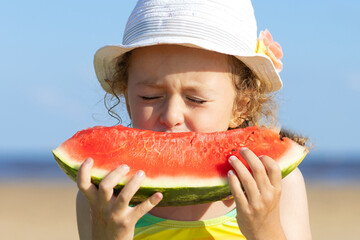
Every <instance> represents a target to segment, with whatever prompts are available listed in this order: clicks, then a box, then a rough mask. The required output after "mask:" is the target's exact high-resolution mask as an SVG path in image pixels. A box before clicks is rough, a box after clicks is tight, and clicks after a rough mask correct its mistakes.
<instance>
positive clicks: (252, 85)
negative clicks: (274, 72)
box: [104, 51, 277, 129]
mask: <svg viewBox="0 0 360 240" xmlns="http://www.w3.org/2000/svg"><path fill="white" fill-rule="evenodd" d="M130 57H131V51H130V52H127V53H125V54H123V55H122V56H121V57H119V58H118V60H117V70H116V73H115V75H114V76H113V78H112V79H116V80H115V81H111V82H110V81H108V84H109V85H110V87H111V92H110V93H106V94H105V97H104V103H105V107H106V109H107V110H108V113H109V115H110V116H112V117H114V118H116V119H117V120H118V121H119V123H121V121H122V119H121V117H120V116H119V115H118V114H117V113H116V112H115V107H116V106H118V105H119V104H120V102H121V99H120V97H121V96H124V94H125V92H126V90H127V84H128V69H129V62H130ZM228 59H229V67H230V71H231V73H232V79H233V82H234V86H235V89H236V99H235V103H234V111H236V109H238V108H239V107H241V108H245V109H246V117H245V118H243V119H238V121H239V122H240V124H239V125H238V126H237V127H236V128H244V127H248V126H254V125H256V126H267V127H274V126H276V124H277V121H276V112H277V106H276V104H275V101H274V96H275V94H267V93H265V87H266V86H265V85H264V84H262V83H261V80H260V79H258V78H257V77H256V76H255V74H254V73H253V72H252V71H251V70H250V69H249V68H248V67H247V66H246V65H245V64H244V63H243V62H241V61H240V60H239V59H237V58H235V57H234V56H231V55H229V58H228ZM244 99H247V100H248V101H246V104H245V106H239V104H240V105H241V103H242V102H244V101H243V100H244ZM229 129H231V128H229Z"/></svg>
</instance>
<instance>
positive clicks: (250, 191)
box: [229, 156, 260, 204]
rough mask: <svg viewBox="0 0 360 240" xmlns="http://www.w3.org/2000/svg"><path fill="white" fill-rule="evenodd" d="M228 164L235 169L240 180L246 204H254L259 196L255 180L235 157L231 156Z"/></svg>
mask: <svg viewBox="0 0 360 240" xmlns="http://www.w3.org/2000/svg"><path fill="white" fill-rule="evenodd" d="M229 162H230V164H231V165H232V166H233V168H234V169H235V171H236V173H237V175H238V177H239V179H240V182H241V185H242V186H243V187H244V190H245V193H246V196H247V198H248V202H249V203H250V204H252V203H254V202H255V201H257V200H258V198H259V196H260V192H259V189H258V187H257V184H256V182H255V179H254V178H253V176H252V175H251V173H250V172H249V170H248V169H247V168H246V167H245V165H244V164H243V163H242V162H241V161H240V160H239V159H238V158H237V157H236V156H231V157H230V158H229Z"/></svg>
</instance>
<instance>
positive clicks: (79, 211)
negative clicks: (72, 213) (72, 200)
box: [76, 191, 91, 239]
mask: <svg viewBox="0 0 360 240" xmlns="http://www.w3.org/2000/svg"><path fill="white" fill-rule="evenodd" d="M76 218H77V226H78V232H79V237H80V239H91V214H90V205H89V201H88V200H87V199H86V197H85V196H84V195H83V194H82V193H81V192H80V191H78V193H77V196H76Z"/></svg>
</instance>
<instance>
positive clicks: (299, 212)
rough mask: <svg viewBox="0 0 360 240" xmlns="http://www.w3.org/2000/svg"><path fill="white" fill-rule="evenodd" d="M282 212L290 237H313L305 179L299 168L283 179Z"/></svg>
mask: <svg viewBox="0 0 360 240" xmlns="http://www.w3.org/2000/svg"><path fill="white" fill-rule="evenodd" d="M280 214H281V223H282V226H283V228H284V231H285V234H286V236H287V238H288V239H311V231H310V222H309V209H308V203H307V195H306V187H305V181H304V177H303V175H302V173H301V171H300V170H299V169H298V168H296V169H295V170H294V171H293V172H291V173H290V174H289V175H288V176H287V177H285V178H284V179H283V180H282V193H281V199H280Z"/></svg>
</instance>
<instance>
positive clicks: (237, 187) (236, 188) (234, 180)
mask: <svg viewBox="0 0 360 240" xmlns="http://www.w3.org/2000/svg"><path fill="white" fill-rule="evenodd" d="M228 181H229V186H230V190H231V193H232V195H233V197H234V199H235V202H236V205H237V206H239V207H247V205H248V201H247V199H246V196H245V193H244V190H243V189H242V187H241V183H240V181H239V179H238V177H237V176H236V175H235V173H234V171H233V170H230V171H229V172H228Z"/></svg>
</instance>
